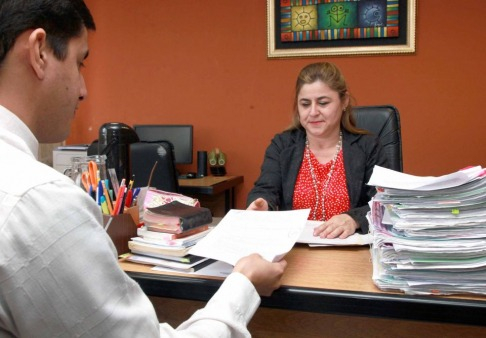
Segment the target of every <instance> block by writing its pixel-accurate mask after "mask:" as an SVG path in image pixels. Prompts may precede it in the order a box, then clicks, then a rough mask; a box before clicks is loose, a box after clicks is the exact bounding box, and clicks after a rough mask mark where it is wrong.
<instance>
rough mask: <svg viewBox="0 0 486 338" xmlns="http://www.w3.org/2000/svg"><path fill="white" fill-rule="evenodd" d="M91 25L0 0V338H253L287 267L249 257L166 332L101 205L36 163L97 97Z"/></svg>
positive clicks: (74, 12)
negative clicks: (123, 259)
mask: <svg viewBox="0 0 486 338" xmlns="http://www.w3.org/2000/svg"><path fill="white" fill-rule="evenodd" d="M94 29H95V24H94V21H93V18H92V16H91V14H90V12H89V10H88V8H87V7H86V5H85V4H84V2H83V1H82V0H24V1H19V0H2V1H0V158H2V165H0V247H1V250H0V337H58V336H59V337H74V336H83V337H139V336H140V337H159V336H161V337H162V336H163V337H166V336H168V337H197V336H200V337H246V336H249V335H250V334H249V332H248V330H247V328H246V326H247V324H248V322H249V320H250V319H251V317H252V316H253V314H254V312H255V311H256V309H257V307H258V306H259V304H260V297H259V295H258V294H261V295H270V294H271V293H272V292H273V290H275V289H276V288H278V287H279V286H280V279H281V277H282V274H283V272H284V270H285V267H286V262H285V261H281V262H278V263H270V262H267V261H265V260H264V259H262V258H261V257H260V256H259V255H256V254H254V255H250V256H248V257H245V258H243V259H241V260H240V261H239V262H238V263H237V264H236V266H235V268H234V272H233V273H232V274H231V275H230V276H228V278H226V280H225V281H224V283H223V284H222V286H221V288H220V289H219V290H218V291H217V293H216V294H215V295H214V296H213V297H212V299H211V300H210V301H209V302H208V304H207V305H206V307H205V308H203V309H201V310H199V311H197V312H196V313H195V314H194V315H193V316H192V317H191V318H189V319H188V320H187V321H186V322H184V323H183V324H181V325H180V326H179V327H178V328H177V329H174V328H172V327H170V326H169V325H168V324H159V323H158V321H157V317H156V314H155V311H154V308H153V306H152V304H151V303H150V301H149V300H148V298H147V297H146V296H145V295H144V293H143V292H142V290H141V289H140V287H139V286H138V284H137V283H136V282H134V281H133V280H132V279H130V278H129V277H128V276H127V275H126V274H125V273H124V272H123V271H122V270H121V269H120V267H119V265H118V261H117V254H116V250H115V248H114V245H113V243H112V242H111V240H110V238H109V237H108V236H107V234H106V232H105V231H104V229H103V228H102V225H101V224H102V216H101V212H100V209H99V207H98V206H97V205H96V203H95V202H94V201H93V200H92V199H91V198H90V197H89V196H88V194H86V193H85V192H83V191H82V190H81V189H80V188H79V187H77V186H75V185H74V184H73V182H72V181H71V180H70V179H69V178H67V177H65V176H63V175H62V174H60V173H58V172H57V171H55V170H54V169H52V168H50V167H48V166H46V165H44V164H42V163H40V162H38V161H37V153H38V146H39V142H42V143H53V142H59V141H62V140H64V139H65V138H66V137H67V136H68V133H69V130H70V125H71V122H72V120H73V118H74V115H75V111H76V108H77V106H78V104H79V102H80V101H81V100H83V99H84V98H85V97H86V95H87V90H86V86H85V83H84V78H83V75H82V74H81V68H82V67H83V61H84V60H85V58H86V57H87V56H88V40H87V37H88V30H94Z"/></svg>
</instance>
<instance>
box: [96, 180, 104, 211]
mask: <svg viewBox="0 0 486 338" xmlns="http://www.w3.org/2000/svg"><path fill="white" fill-rule="evenodd" d="M101 196H103V181H101V180H99V181H98V190H96V202H98V205H101Z"/></svg>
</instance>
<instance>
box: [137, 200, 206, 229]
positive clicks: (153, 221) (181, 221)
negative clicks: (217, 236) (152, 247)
mask: <svg viewBox="0 0 486 338" xmlns="http://www.w3.org/2000/svg"><path fill="white" fill-rule="evenodd" d="M143 221H144V222H145V225H146V227H147V230H150V231H159V232H168V233H174V234H180V233H183V232H185V231H188V230H190V229H194V228H197V227H199V226H202V225H207V224H210V223H211V222H212V221H213V217H212V215H211V211H210V210H209V209H208V208H204V207H193V206H190V205H187V204H184V203H181V202H179V201H172V202H170V203H167V204H164V205H161V206H158V207H155V208H147V209H146V210H145V213H144V216H143Z"/></svg>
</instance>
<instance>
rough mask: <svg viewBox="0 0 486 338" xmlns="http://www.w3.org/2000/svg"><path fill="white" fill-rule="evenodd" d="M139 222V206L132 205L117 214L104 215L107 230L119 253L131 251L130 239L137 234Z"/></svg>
mask: <svg viewBox="0 0 486 338" xmlns="http://www.w3.org/2000/svg"><path fill="white" fill-rule="evenodd" d="M139 222H140V221H139V213H138V207H131V208H129V209H127V210H126V211H125V213H123V214H120V215H116V216H108V215H103V224H104V226H105V230H106V232H107V233H108V236H110V238H111V240H112V241H113V244H115V248H116V251H117V252H118V255H121V254H124V253H127V252H129V249H128V241H129V240H131V239H132V237H136V236H137V224H138V223H139Z"/></svg>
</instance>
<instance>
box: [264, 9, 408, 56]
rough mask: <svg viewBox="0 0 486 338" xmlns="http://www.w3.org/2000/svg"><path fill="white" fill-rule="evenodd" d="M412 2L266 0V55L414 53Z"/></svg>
mask: <svg viewBox="0 0 486 338" xmlns="http://www.w3.org/2000/svg"><path fill="white" fill-rule="evenodd" d="M415 15H416V0H267V33H268V57H269V58H285V57H312V56H314V57H315V56H325V55H327V56H337V55H372V54H405V53H414V52H415Z"/></svg>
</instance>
